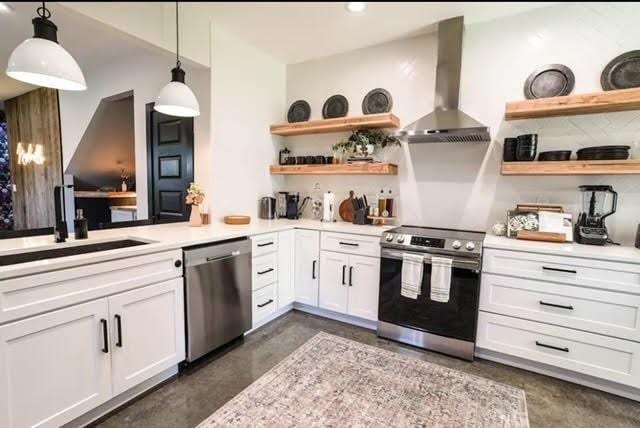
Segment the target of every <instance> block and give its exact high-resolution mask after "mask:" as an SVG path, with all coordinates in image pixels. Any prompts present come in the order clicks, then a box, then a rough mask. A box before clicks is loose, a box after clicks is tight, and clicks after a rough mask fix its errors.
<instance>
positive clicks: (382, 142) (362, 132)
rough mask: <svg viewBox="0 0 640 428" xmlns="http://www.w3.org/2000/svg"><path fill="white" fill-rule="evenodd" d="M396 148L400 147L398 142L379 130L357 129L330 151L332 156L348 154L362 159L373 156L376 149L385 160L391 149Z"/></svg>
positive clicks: (393, 137)
mask: <svg viewBox="0 0 640 428" xmlns="http://www.w3.org/2000/svg"><path fill="white" fill-rule="evenodd" d="M398 146H400V140H399V139H398V138H396V137H395V136H393V135H391V134H389V133H387V132H385V131H383V130H381V129H358V130H356V131H353V132H352V133H351V135H350V136H349V138H348V139H347V140H346V141H341V142H339V143H336V144H334V145H333V146H332V149H333V151H334V155H335V154H336V153H338V154H342V155H343V156H344V155H345V154H349V155H354V156H356V157H362V158H364V157H368V156H371V155H373V154H374V153H375V151H376V149H378V151H382V152H383V158H385V157H386V156H388V154H389V152H390V151H391V149H393V148H396V147H398ZM383 160H384V159H383Z"/></svg>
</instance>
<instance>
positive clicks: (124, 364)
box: [109, 278, 185, 395]
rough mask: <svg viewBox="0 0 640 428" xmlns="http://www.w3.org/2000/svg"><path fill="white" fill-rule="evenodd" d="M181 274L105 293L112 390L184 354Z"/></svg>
mask: <svg viewBox="0 0 640 428" xmlns="http://www.w3.org/2000/svg"><path fill="white" fill-rule="evenodd" d="M183 300H184V294H183V285H182V278H177V279H172V280H170V281H166V282H161V283H159V284H154V285H150V286H148V287H144V288H140V289H137V290H133V291H129V292H127V293H122V294H117V295H115V296H112V297H109V314H110V317H111V318H110V324H111V326H112V328H111V332H112V334H111V342H112V343H113V353H112V357H111V358H112V370H113V393H114V395H117V394H120V393H121V392H123V391H126V390H127V389H129V388H131V387H132V386H135V385H137V384H139V383H140V382H143V381H144V380H146V379H148V378H150V377H152V376H154V375H156V374H158V373H160V372H162V371H163V370H166V369H168V368H169V367H171V366H174V365H176V364H178V363H179V362H180V361H182V360H184V357H185V343H184V302H183Z"/></svg>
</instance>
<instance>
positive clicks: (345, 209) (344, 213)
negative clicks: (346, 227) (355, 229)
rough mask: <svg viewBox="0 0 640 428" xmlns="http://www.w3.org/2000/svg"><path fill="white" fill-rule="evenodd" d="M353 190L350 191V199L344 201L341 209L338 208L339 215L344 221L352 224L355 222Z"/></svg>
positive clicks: (341, 203)
mask: <svg viewBox="0 0 640 428" xmlns="http://www.w3.org/2000/svg"><path fill="white" fill-rule="evenodd" d="M353 195H354V192H353V190H351V191H349V197H348V198H347V199H345V200H344V201H342V202H340V207H338V214H339V215H340V218H341V219H342V220H343V221H348V222H349V223H351V222H352V221H353V201H352V199H353Z"/></svg>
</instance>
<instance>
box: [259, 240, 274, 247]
mask: <svg viewBox="0 0 640 428" xmlns="http://www.w3.org/2000/svg"><path fill="white" fill-rule="evenodd" d="M269 245H273V241H271V242H265V243H264V244H258V247H267V246H269Z"/></svg>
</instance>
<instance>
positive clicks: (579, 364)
mask: <svg viewBox="0 0 640 428" xmlns="http://www.w3.org/2000/svg"><path fill="white" fill-rule="evenodd" d="M476 344H477V346H478V347H479V348H482V349H488V350H491V351H494V352H500V353H503V354H508V355H513V356H516V357H520V358H525V359H528V360H531V361H535V362H538V363H543V364H548V365H551V366H556V367H561V368H563V369H567V370H572V371H575V372H579V373H583V374H586V375H590V376H594V377H598V378H602V379H606V380H610V381H612V382H617V383H620V384H624V385H629V386H633V387H639V386H640V343H636V342H631V341H627V340H622V339H614V338H611V337H606V336H600V335H597V334H593V333H585V332H581V331H577V330H572V329H568V328H564V327H557V326H552V325H548V324H541V323H537V322H533V321H525V320H521V319H518V318H512V317H506V316H502V315H495V314H489V313H486V312H480V314H479V316H478V334H477V339H476Z"/></svg>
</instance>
